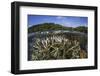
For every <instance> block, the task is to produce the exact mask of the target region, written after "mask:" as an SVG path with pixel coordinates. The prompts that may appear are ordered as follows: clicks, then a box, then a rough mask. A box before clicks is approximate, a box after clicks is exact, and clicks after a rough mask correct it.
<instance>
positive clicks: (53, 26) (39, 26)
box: [28, 23, 87, 33]
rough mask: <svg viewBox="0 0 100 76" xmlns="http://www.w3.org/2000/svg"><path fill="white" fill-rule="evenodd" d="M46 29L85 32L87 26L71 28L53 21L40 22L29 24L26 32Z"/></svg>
mask: <svg viewBox="0 0 100 76" xmlns="http://www.w3.org/2000/svg"><path fill="white" fill-rule="evenodd" d="M48 30H67V31H79V32H84V33H87V27H85V26H79V27H76V28H73V27H65V26H62V25H60V24H55V23H42V24H37V25H34V26H31V27H29V28H28V33H33V32H42V31H48Z"/></svg>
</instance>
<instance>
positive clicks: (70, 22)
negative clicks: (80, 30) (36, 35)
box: [28, 15, 88, 27]
mask: <svg viewBox="0 0 100 76" xmlns="http://www.w3.org/2000/svg"><path fill="white" fill-rule="evenodd" d="M41 23H56V24H61V25H63V26H67V27H78V26H87V25H88V17H77V16H48V15H28V27H31V26H34V25H36V24H41Z"/></svg>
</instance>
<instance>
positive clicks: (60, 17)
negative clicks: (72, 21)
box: [57, 16, 65, 19]
mask: <svg viewBox="0 0 100 76" xmlns="http://www.w3.org/2000/svg"><path fill="white" fill-rule="evenodd" d="M63 18H65V17H62V16H58V17H57V19H63Z"/></svg>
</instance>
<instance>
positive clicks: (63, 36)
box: [28, 30, 88, 60]
mask: <svg viewBox="0 0 100 76" xmlns="http://www.w3.org/2000/svg"><path fill="white" fill-rule="evenodd" d="M28 49H29V53H28V56H29V57H28V60H56V59H83V58H87V57H88V55H87V35H86V34H84V33H80V32H75V31H72V32H71V31H70V32H69V31H60V30H59V31H44V32H34V33H32V34H29V36H28Z"/></svg>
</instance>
